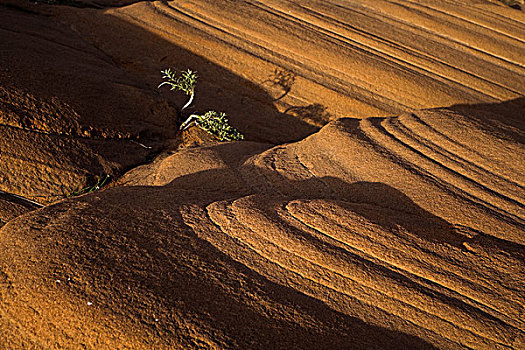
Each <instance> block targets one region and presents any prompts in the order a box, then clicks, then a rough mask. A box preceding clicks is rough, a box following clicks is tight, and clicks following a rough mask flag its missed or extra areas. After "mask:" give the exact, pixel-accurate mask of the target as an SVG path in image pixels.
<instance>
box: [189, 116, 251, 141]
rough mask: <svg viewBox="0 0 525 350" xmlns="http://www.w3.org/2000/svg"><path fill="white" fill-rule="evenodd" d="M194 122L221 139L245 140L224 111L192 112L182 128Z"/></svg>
mask: <svg viewBox="0 0 525 350" xmlns="http://www.w3.org/2000/svg"><path fill="white" fill-rule="evenodd" d="M193 123H194V124H195V125H197V126H198V127H199V128H201V129H202V130H205V131H207V132H209V133H210V134H212V135H215V136H217V137H218V138H219V140H221V141H237V140H244V136H243V135H242V134H241V133H240V132H239V131H238V130H237V129H235V128H234V127H233V126H231V125H230V124H229V123H228V119H227V118H226V114H224V113H222V112H221V113H217V112H215V111H208V112H206V114H204V115H197V114H192V115H190V117H189V118H188V119H186V121H185V122H184V123H183V124H182V125H181V128H182V130H185V129H187V128H189V127H190V126H191V125H192V124H193Z"/></svg>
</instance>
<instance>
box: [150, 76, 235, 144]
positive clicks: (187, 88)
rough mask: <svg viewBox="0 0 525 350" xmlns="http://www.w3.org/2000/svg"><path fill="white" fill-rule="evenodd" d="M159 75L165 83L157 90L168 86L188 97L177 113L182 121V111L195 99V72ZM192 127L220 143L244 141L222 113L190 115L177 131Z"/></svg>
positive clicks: (211, 112)
mask: <svg viewBox="0 0 525 350" xmlns="http://www.w3.org/2000/svg"><path fill="white" fill-rule="evenodd" d="M161 73H162V78H163V79H165V81H164V82H162V83H161V84H160V85H159V86H158V88H160V87H161V86H163V85H168V86H170V90H179V91H182V92H183V93H185V94H186V95H189V99H188V101H187V102H186V104H185V105H184V106H182V108H181V109H180V111H179V116H180V117H181V118H180V119H181V120H182V119H184V118H183V112H184V110H185V109H186V108H188V107H189V106H190V105H191V104H192V103H193V99H194V97H195V86H196V84H197V77H198V76H197V72H194V71H192V70H190V69H188V70H186V71H183V72H181V74H180V75H178V74H177V72H176V71H175V70H171V69H170V68H168V69H166V70H163V71H161ZM193 125H196V126H197V127H199V128H201V129H202V130H205V131H207V132H208V133H210V134H212V135H215V136H217V137H218V138H219V140H220V141H235V140H243V139H244V136H243V135H242V134H241V133H240V132H239V131H238V130H237V129H235V128H234V127H233V126H231V125H230V124H229V123H228V119H227V118H226V114H225V113H222V112H220V113H218V112H215V111H208V112H206V113H205V114H203V115H199V114H191V115H190V116H188V117H187V118H186V119H185V120H184V121H182V122H181V124H180V128H179V129H180V130H186V129H188V128H189V127H191V126H193Z"/></svg>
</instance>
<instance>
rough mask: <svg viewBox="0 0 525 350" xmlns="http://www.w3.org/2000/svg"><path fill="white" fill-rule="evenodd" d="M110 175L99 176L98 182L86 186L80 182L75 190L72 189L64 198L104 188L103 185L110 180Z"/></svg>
mask: <svg viewBox="0 0 525 350" xmlns="http://www.w3.org/2000/svg"><path fill="white" fill-rule="evenodd" d="M109 177H110V176H109V175H106V176H104V177H99V178H97V180H96V182H95V183H94V184H93V185H88V186H85V187H82V185H81V184H78V185H77V187H75V189H74V190H73V191H71V192H70V193H68V194H64V198H66V197H75V196H80V195H81V194H86V193H91V192H95V191H98V190H100V189H101V188H102V186H104V185H105V184H106V183H107V182H108V180H109Z"/></svg>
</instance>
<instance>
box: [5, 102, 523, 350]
mask: <svg viewBox="0 0 525 350" xmlns="http://www.w3.org/2000/svg"><path fill="white" fill-rule="evenodd" d="M513 104H514V108H521V110H522V111H523V101H515V102H513ZM495 107H498V106H495ZM482 108H484V109H485V110H486V108H487V106H482ZM500 108H501V107H500ZM500 116H501V115H500ZM478 123H479V120H474V119H472V118H471V117H468V116H466V115H465V114H463V113H460V112H458V111H453V110H451V109H438V110H426V111H421V112H417V113H411V114H406V115H403V116H400V117H395V118H374V119H365V120H359V119H350V118H346V119H340V120H338V121H336V122H333V123H330V124H328V125H327V126H325V127H324V128H323V129H321V131H320V132H318V133H316V134H314V135H312V136H310V137H308V138H306V139H305V140H303V141H300V142H297V143H291V144H288V145H284V146H277V147H273V148H269V149H268V148H267V147H268V146H265V145H264V144H257V143H250V142H241V143H233V144H223V145H215V146H213V145H212V146H208V147H201V148H188V149H185V150H182V151H179V152H175V153H174V154H172V155H165V156H162V157H160V158H158V159H157V160H156V161H154V162H153V163H152V164H148V165H144V166H141V167H138V168H136V169H134V170H133V171H131V172H129V173H127V174H126V176H124V177H123V178H122V179H121V180H120V185H121V186H119V187H117V188H113V189H109V190H106V191H102V192H100V193H95V194H92V195H88V196H84V197H80V198H78V199H72V200H68V201H64V202H61V203H58V204H55V205H51V206H49V207H47V208H44V209H41V210H39V211H37V212H35V213H34V214H28V215H25V216H22V217H20V218H19V219H16V220H14V221H11V222H10V223H8V224H7V225H6V226H4V228H2V230H1V231H0V237H1V241H0V249H1V251H2V252H3V254H2V256H1V257H0V269H1V271H2V275H3V278H4V282H3V283H2V290H1V291H2V294H1V296H2V302H3V305H4V307H3V308H2V311H1V312H2V320H3V322H2V324H1V326H2V328H1V332H2V334H3V335H4V337H3V338H4V339H6V341H5V342H6V343H5V344H8V345H10V346H13V347H17V346H19V345H20V344H24V345H29V344H30V345H31V346H34V347H42V348H47V347H50V346H55V345H53V344H58V345H56V346H57V347H75V346H78V345H85V346H87V347H88V348H171V347H176V346H182V347H195V348H358V349H371V348H377V349H384V348H400V349H406V348H424V349H427V348H431V347H437V348H450V349H455V348H457V349H461V348H475V349H508V348H516V349H518V348H521V347H523V346H524V345H525V343H524V341H525V332H524V331H525V324H524V323H523V319H524V309H523V305H524V301H525V300H524V295H525V283H524V278H523V277H524V276H523V271H524V268H525V266H524V264H523V261H524V258H525V250H524V248H523V244H524V242H523V237H524V227H525V225H524V220H525V217H524V215H523V213H524V211H523V206H524V202H525V196H524V194H523V183H524V181H525V178H524V177H523V174H524V173H525V171H524V170H525V169H524V168H523V167H524V165H523V163H522V162H519V161H518V160H519V159H523V156H524V155H523V153H524V152H525V148H524V147H523V144H521V143H519V142H516V140H515V139H514V138H513V137H511V136H512V135H510V136H509V134H505V135H504V134H502V133H501V132H502V131H501V130H502V129H499V130H498V129H495V128H493V129H490V130H489V128H483V127H478ZM487 123H488V122H487ZM487 145H490V148H489V147H487Z"/></svg>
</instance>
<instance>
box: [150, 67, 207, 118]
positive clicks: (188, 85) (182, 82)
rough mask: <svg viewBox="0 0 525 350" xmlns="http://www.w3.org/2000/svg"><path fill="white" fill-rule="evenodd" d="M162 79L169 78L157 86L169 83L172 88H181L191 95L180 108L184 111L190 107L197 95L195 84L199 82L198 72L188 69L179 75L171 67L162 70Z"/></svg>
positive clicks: (180, 89)
mask: <svg viewBox="0 0 525 350" xmlns="http://www.w3.org/2000/svg"><path fill="white" fill-rule="evenodd" d="M161 73H162V74H163V75H162V79H167V80H166V81H165V82H162V83H161V84H160V85H159V86H158V87H157V88H160V87H161V86H162V85H169V86H170V90H179V91H182V92H184V93H185V94H186V95H189V96H190V98H189V100H188V101H187V102H186V104H185V105H184V106H183V107H182V108H181V109H180V111H181V112H182V111H183V110H185V109H186V108H188V107H189V106H190V105H191V103H192V102H193V97H194V96H195V85H196V84H197V77H198V76H197V72H193V71H191V70H190V69H188V70H187V71H185V72H181V74H180V76H179V75H177V72H176V71H172V70H171V69H170V68H168V69H166V70H163V71H161Z"/></svg>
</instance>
